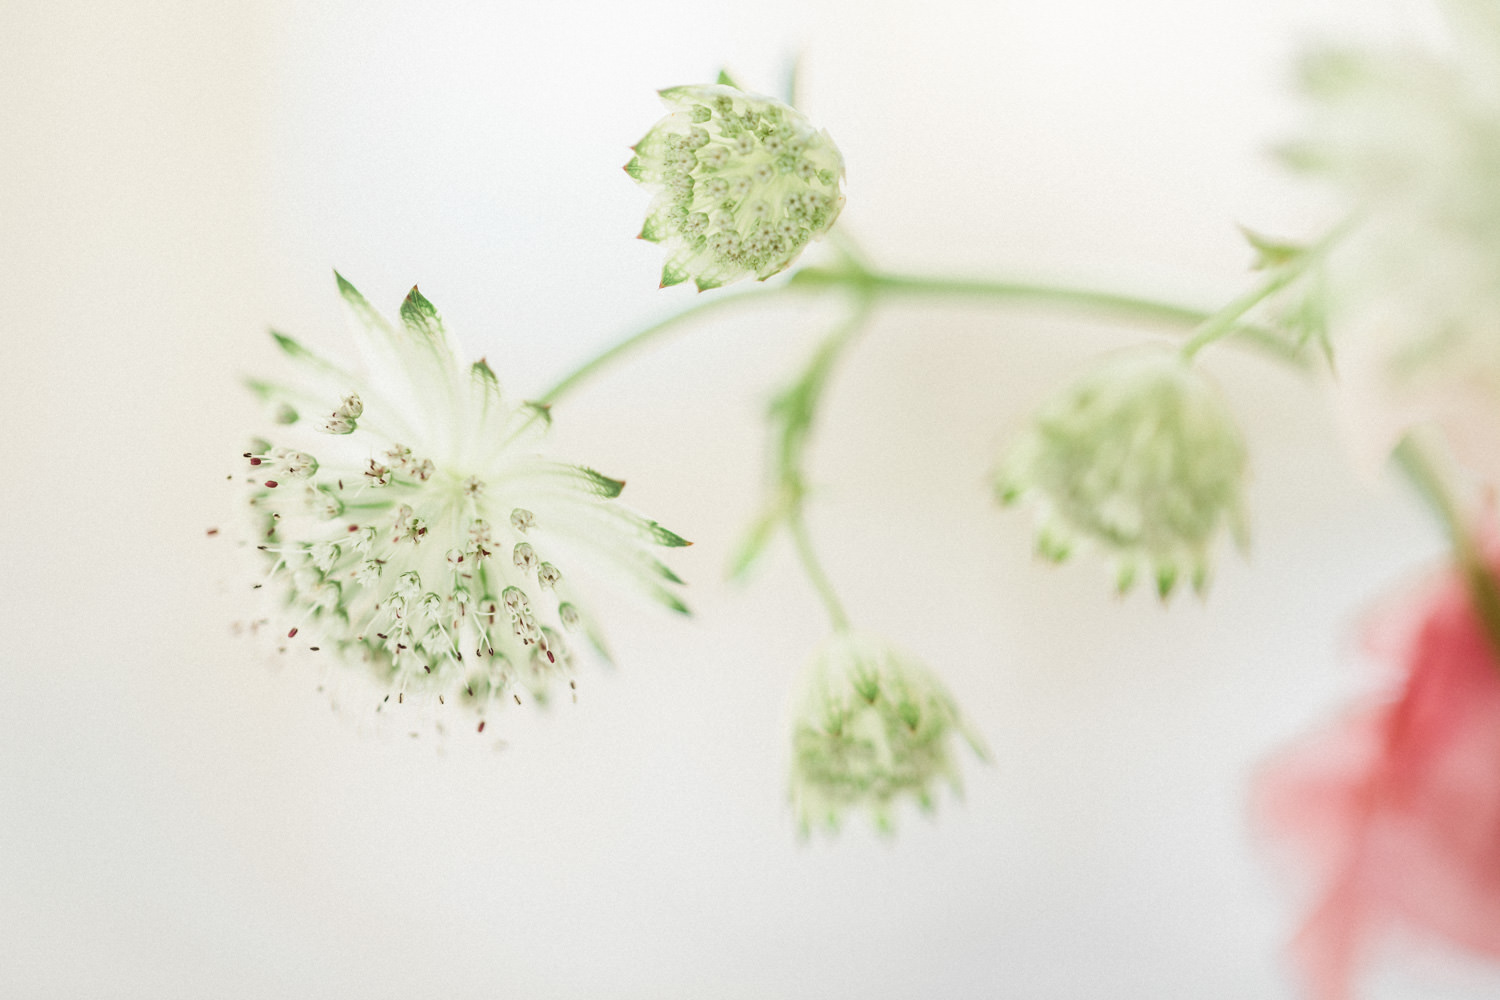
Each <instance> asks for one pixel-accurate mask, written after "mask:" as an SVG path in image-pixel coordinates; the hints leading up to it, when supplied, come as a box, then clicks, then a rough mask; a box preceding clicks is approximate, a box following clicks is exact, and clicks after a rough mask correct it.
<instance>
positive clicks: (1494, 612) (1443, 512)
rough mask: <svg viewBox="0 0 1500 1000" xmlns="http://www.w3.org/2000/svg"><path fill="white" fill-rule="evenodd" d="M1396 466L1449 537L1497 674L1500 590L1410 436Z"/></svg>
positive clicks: (1423, 453)
mask: <svg viewBox="0 0 1500 1000" xmlns="http://www.w3.org/2000/svg"><path fill="white" fill-rule="evenodd" d="M1391 457H1392V458H1393V459H1395V462H1396V465H1397V466H1398V467H1400V469H1401V471H1402V472H1404V473H1406V477H1407V478H1408V479H1409V480H1411V483H1412V485H1413V486H1415V487H1416V489H1417V492H1418V493H1420V494H1421V495H1422V499H1423V500H1425V501H1427V506H1428V507H1430V508H1431V509H1432V512H1433V513H1434V514H1436V515H1437V516H1438V520H1440V521H1441V522H1442V524H1443V529H1444V530H1445V531H1446V532H1447V533H1448V539H1449V542H1450V543H1451V544H1452V546H1453V558H1454V561H1455V562H1457V563H1458V568H1459V571H1460V572H1461V573H1463V575H1464V581H1465V583H1466V584H1467V585H1468V588H1469V597H1470V600H1472V601H1473V602H1474V611H1475V612H1476V613H1477V614H1478V615H1479V620H1480V623H1481V624H1482V625H1483V626H1484V631H1485V634H1486V635H1487V636H1488V637H1489V641H1490V648H1491V651H1492V652H1494V653H1495V654H1496V657H1495V659H1494V665H1495V669H1496V670H1500V587H1497V585H1496V583H1495V577H1494V575H1493V574H1492V573H1491V572H1490V569H1489V567H1488V566H1486V565H1485V562H1484V557H1483V555H1482V554H1481V553H1480V551H1479V546H1478V544H1476V543H1475V541H1474V537H1473V536H1472V535H1471V534H1470V532H1469V526H1468V524H1467V523H1466V521H1465V519H1464V517H1463V515H1462V513H1461V512H1460V511H1459V506H1458V502H1457V500H1455V499H1454V496H1453V493H1452V491H1451V490H1450V489H1449V488H1448V484H1447V483H1446V482H1445V481H1444V479H1443V477H1442V475H1441V474H1440V473H1439V472H1438V471H1437V468H1436V467H1435V465H1434V463H1433V460H1432V457H1431V455H1430V454H1429V453H1428V451H1427V450H1426V449H1424V448H1423V447H1422V445H1421V443H1420V442H1419V441H1418V440H1417V439H1416V437H1415V436H1414V435H1412V434H1407V435H1406V437H1404V438H1402V439H1401V443H1400V444H1398V445H1397V446H1396V450H1395V451H1394V452H1393V453H1392V456H1391Z"/></svg>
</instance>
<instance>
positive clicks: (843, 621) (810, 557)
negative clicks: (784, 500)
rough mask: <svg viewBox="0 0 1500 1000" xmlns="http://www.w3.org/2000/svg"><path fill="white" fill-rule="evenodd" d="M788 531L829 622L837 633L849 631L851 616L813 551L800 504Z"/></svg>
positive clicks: (790, 515)
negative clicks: (845, 610) (845, 609)
mask: <svg viewBox="0 0 1500 1000" xmlns="http://www.w3.org/2000/svg"><path fill="white" fill-rule="evenodd" d="M786 526H787V530H788V531H789V532H790V533H791V536H792V544H793V545H795V546H796V548H797V558H798V559H799V560H800V561H801V563H802V570H803V572H805V573H806V574H807V579H808V582H809V583H811V584H812V585H813V589H814V590H816V591H817V592H818V597H819V598H821V599H822V601H823V607H824V609H825V610H826V611H827V612H828V620H829V622H830V623H832V625H833V628H834V630H835V631H837V632H844V631H847V630H848V628H849V616H848V615H847V614H845V613H844V605H843V604H842V603H841V602H840V601H839V597H838V594H837V593H836V592H835V591H834V589H833V582H832V581H831V580H829V578H828V574H827V573H826V572H824V570H823V564H822V563H821V562H819V561H818V554H817V553H816V552H814V551H813V547H812V539H811V538H810V537H809V536H808V533H807V522H806V521H804V520H803V517H802V505H801V503H800V502H799V503H798V504H797V505H796V506H795V507H793V508H792V510H791V512H790V513H789V514H787V519H786Z"/></svg>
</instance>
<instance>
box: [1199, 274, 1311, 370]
mask: <svg viewBox="0 0 1500 1000" xmlns="http://www.w3.org/2000/svg"><path fill="white" fill-rule="evenodd" d="M1291 280H1292V276H1291V275H1283V276H1278V277H1276V278H1273V279H1271V280H1270V281H1267V282H1265V283H1264V284H1262V285H1261V286H1260V287H1259V288H1252V289H1251V290H1250V291H1248V292H1246V293H1245V294H1244V295H1241V296H1240V297H1239V298H1237V299H1235V300H1234V301H1233V302H1231V303H1229V305H1227V306H1225V307H1224V308H1223V309H1220V310H1219V311H1218V312H1216V313H1214V314H1213V315H1212V316H1209V317H1207V318H1205V319H1204V320H1203V322H1202V323H1200V324H1199V325H1198V328H1197V329H1196V330H1195V331H1193V335H1192V336H1191V337H1189V338H1188V341H1187V343H1185V344H1183V345H1182V356H1183V358H1184V359H1186V360H1188V361H1191V360H1192V359H1193V356H1194V355H1196V354H1197V353H1198V352H1199V351H1201V350H1202V349H1203V348H1205V347H1207V346H1208V345H1209V344H1212V343H1213V342H1214V341H1216V340H1219V339H1221V338H1223V337H1225V336H1227V335H1229V334H1230V333H1233V332H1234V330H1235V328H1236V327H1238V326H1239V323H1240V320H1241V319H1243V318H1244V316H1245V314H1246V313H1247V312H1249V311H1250V310H1251V309H1254V308H1255V307H1256V306H1258V305H1260V304H1261V303H1262V302H1264V301H1265V300H1266V299H1268V298H1270V297H1271V296H1272V295H1275V294H1276V293H1277V292H1279V291H1281V289H1283V288H1285V287H1286V286H1287V285H1288V284H1290V283H1291Z"/></svg>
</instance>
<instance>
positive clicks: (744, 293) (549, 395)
mask: <svg viewBox="0 0 1500 1000" xmlns="http://www.w3.org/2000/svg"><path fill="white" fill-rule="evenodd" d="M786 292H787V286H785V285H783V286H778V287H775V288H764V287H759V288H744V289H740V290H739V291H735V292H725V293H724V294H722V295H716V296H714V297H712V298H708V299H703V300H701V301H698V302H695V303H693V304H692V305H690V306H688V307H687V308H686V309H684V310H682V311H681V312H676V313H673V314H672V315H670V316H668V317H667V318H666V319H664V320H660V321H658V322H656V323H653V324H651V325H650V326H648V327H646V328H645V329H644V330H638V331H636V332H635V333H632V334H631V335H629V336H628V337H626V338H624V339H623V340H620V341H617V342H615V343H614V344H612V345H611V346H609V347H607V348H605V349H604V350H603V351H602V352H600V353H599V354H596V355H594V356H593V357H592V358H590V359H589V360H587V361H585V362H584V363H583V364H581V365H579V366H578V367H577V368H575V369H573V370H572V371H571V372H569V373H568V374H567V375H565V376H564V377H563V378H562V379H561V380H560V381H558V382H557V384H555V385H554V386H552V388H550V389H548V390H547V391H546V392H544V393H542V395H541V396H539V397H538V398H537V399H536V402H538V403H540V404H542V405H543V406H551V405H552V404H553V403H555V402H557V401H558V400H559V399H561V398H562V397H563V396H565V395H567V394H568V393H570V392H572V391H573V390H574V389H576V388H577V387H578V386H579V384H581V383H583V382H585V381H587V380H588V379H589V378H591V377H593V376H594V375H596V374H597V373H598V372H600V371H601V370H603V369H605V368H607V367H609V366H610V365H611V364H613V363H614V362H616V361H618V360H619V359H620V358H622V357H624V356H625V355H627V354H629V353H631V352H632V351H635V350H637V349H638V348H641V347H644V346H646V344H648V343H650V342H651V341H653V340H655V339H657V338H658V337H660V336H662V335H663V334H666V333H670V332H672V331H673V330H675V329H676V328H677V327H679V326H682V325H684V324H686V323H687V322H689V321H690V320H695V319H701V318H702V317H704V316H707V315H709V314H710V313H714V312H721V311H726V310H727V309H729V308H732V307H734V306H737V305H741V304H743V303H745V302H748V301H752V300H753V301H757V302H765V301H768V300H770V299H772V298H775V297H778V296H780V295H784V294H785V293H786Z"/></svg>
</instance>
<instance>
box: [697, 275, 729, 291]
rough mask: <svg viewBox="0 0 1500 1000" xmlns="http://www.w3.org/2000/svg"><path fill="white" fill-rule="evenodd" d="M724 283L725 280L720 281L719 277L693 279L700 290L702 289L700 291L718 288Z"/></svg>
mask: <svg viewBox="0 0 1500 1000" xmlns="http://www.w3.org/2000/svg"><path fill="white" fill-rule="evenodd" d="M723 283H724V282H722V281H719V280H718V279H717V278H694V279H693V284H695V285H697V286H698V291H700V292H706V291H708V290H709V289H710V288H718V287H719V286H720V285H722V284H723Z"/></svg>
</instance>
